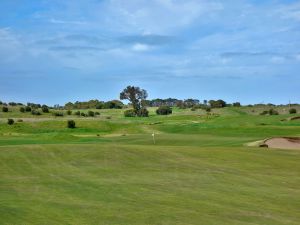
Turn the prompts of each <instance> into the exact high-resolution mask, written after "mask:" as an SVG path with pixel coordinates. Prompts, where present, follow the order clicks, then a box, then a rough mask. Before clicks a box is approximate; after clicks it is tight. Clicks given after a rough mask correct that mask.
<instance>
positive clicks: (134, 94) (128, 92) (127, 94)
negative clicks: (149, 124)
mask: <svg viewBox="0 0 300 225" xmlns="http://www.w3.org/2000/svg"><path fill="white" fill-rule="evenodd" d="M147 97H148V94H147V91H146V90H144V89H141V88H139V87H135V86H127V87H126V88H125V89H124V90H123V91H122V92H121V93H120V99H121V100H125V99H126V100H129V101H130V102H131V104H132V107H133V109H134V111H135V112H139V111H140V110H141V108H142V101H143V100H145V99H146V98H147Z"/></svg>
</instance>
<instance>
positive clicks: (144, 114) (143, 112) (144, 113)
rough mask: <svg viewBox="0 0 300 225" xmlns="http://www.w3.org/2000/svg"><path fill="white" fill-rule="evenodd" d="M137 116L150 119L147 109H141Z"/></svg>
mask: <svg viewBox="0 0 300 225" xmlns="http://www.w3.org/2000/svg"><path fill="white" fill-rule="evenodd" d="M137 116H138V117H148V116H149V111H148V110H147V109H146V108H141V109H140V110H139V111H138V112H137Z"/></svg>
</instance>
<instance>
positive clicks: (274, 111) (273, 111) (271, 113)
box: [269, 109, 279, 115]
mask: <svg viewBox="0 0 300 225" xmlns="http://www.w3.org/2000/svg"><path fill="white" fill-rule="evenodd" d="M278 114H279V113H278V112H277V111H276V110H274V109H270V110H269V115H278Z"/></svg>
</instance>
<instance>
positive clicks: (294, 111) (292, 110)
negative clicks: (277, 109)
mask: <svg viewBox="0 0 300 225" xmlns="http://www.w3.org/2000/svg"><path fill="white" fill-rule="evenodd" d="M289 113H290V114H295V113H297V110H296V109H294V108H291V109H290V110H289Z"/></svg>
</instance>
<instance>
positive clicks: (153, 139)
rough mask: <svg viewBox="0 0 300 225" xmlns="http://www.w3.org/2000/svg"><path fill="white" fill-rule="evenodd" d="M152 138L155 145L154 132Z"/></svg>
mask: <svg viewBox="0 0 300 225" xmlns="http://www.w3.org/2000/svg"><path fill="white" fill-rule="evenodd" d="M152 138H153V144H155V134H154V132H153V133H152Z"/></svg>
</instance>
